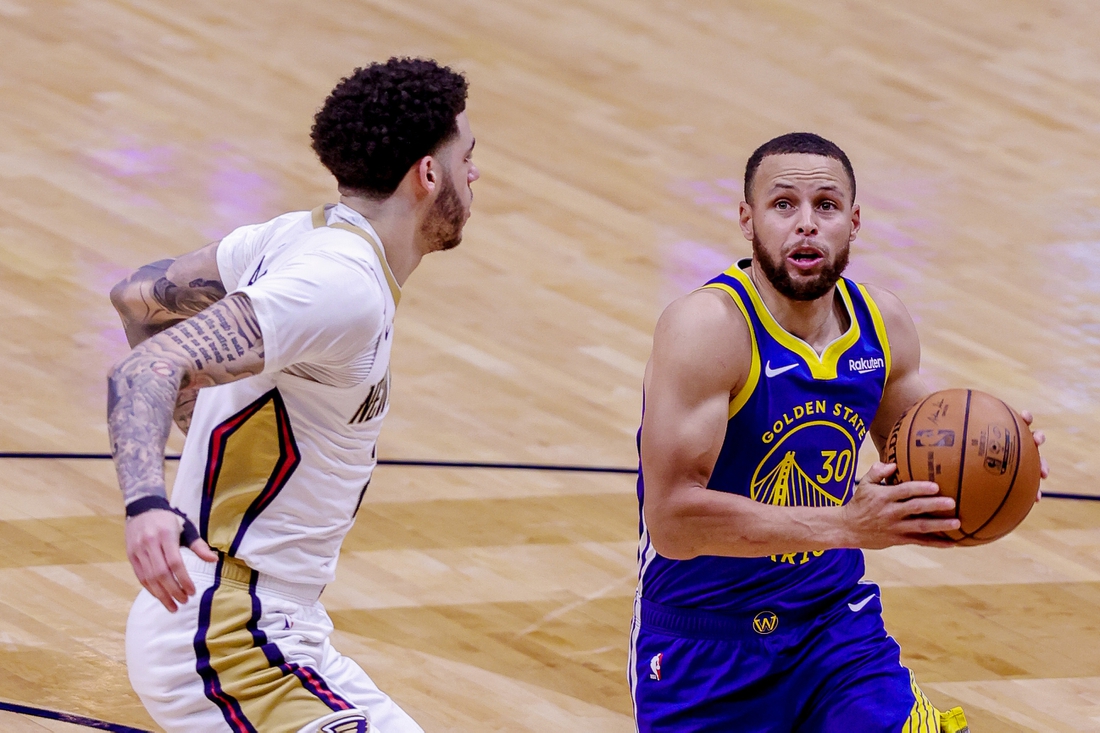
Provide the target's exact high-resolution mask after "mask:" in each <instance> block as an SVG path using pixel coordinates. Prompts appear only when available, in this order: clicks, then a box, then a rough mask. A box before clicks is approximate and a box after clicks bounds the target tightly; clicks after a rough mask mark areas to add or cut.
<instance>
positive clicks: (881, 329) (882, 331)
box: [856, 285, 890, 385]
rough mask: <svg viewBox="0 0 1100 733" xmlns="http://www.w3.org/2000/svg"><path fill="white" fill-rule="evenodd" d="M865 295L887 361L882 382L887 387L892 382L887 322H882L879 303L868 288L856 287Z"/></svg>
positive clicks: (864, 299) (864, 298) (864, 300)
mask: <svg viewBox="0 0 1100 733" xmlns="http://www.w3.org/2000/svg"><path fill="white" fill-rule="evenodd" d="M856 287H857V288H859V292H860V293H862V294H863V302H865V303H866V304H867V311H868V312H869V313H870V314H871V321H872V322H873V323H874V324H875V334H876V335H877V336H878V343H879V346H881V347H882V355H883V358H884V359H886V377H885V378H884V379H883V380H882V383H883V384H884V385H885V384H886V383H887V382H889V381H890V338H889V336H887V335H886V321H884V320H882V311H880V310H879V309H878V303H876V302H875V299H874V298H872V297H871V294H870V293H868V292H867V288H865V287H863V286H862V285H856Z"/></svg>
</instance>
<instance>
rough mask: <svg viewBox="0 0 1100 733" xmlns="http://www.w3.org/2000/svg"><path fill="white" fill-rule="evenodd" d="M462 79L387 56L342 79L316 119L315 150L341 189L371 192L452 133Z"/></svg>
mask: <svg viewBox="0 0 1100 733" xmlns="http://www.w3.org/2000/svg"><path fill="white" fill-rule="evenodd" d="M465 109H466V78H465V77H464V76H462V75H461V74H459V73H456V72H454V71H452V70H451V69H450V68H449V67H446V66H440V65H439V64H437V63H436V62H435V61H432V60H431V59H411V58H397V57H394V58H391V59H390V60H389V61H387V62H386V63H384V64H383V63H374V64H371V65H370V66H367V67H364V68H360V69H356V70H355V71H354V72H353V73H352V75H351V76H349V77H347V78H345V79H341V80H340V83H339V84H337V85H336V88H335V89H333V90H332V94H330V95H329V96H328V99H326V100H325V104H324V106H323V107H322V108H321V109H320V110H319V111H318V112H317V116H316V117H314V121H313V129H312V130H311V132H310V137H311V138H312V139H313V150H314V151H315V152H316V153H317V157H319V158H320V159H321V163H323V164H324V166H325V167H326V168H328V169H329V171H331V172H332V174H333V175H334V176H336V181H337V182H338V183H339V184H340V186H341V187H343V188H347V189H351V190H354V191H355V192H357V193H362V194H364V195H367V196H371V197H374V198H385V197H388V196H389V195H390V194H392V193H393V192H394V191H396V190H397V186H398V185H399V184H400V183H401V179H402V178H404V177H405V174H406V173H408V171H409V168H410V167H411V166H412V165H413V164H414V163H415V162H416V161H418V160H420V159H421V158H423V157H424V156H425V155H431V154H432V153H433V152H435V151H436V150H437V149H439V147H440V146H441V145H444V144H445V143H447V142H449V141H450V140H451V139H452V138H453V137H454V136H455V135H457V134H458V123H457V122H456V120H455V118H456V117H458V115H459V114H461V113H462V111H463V110H465Z"/></svg>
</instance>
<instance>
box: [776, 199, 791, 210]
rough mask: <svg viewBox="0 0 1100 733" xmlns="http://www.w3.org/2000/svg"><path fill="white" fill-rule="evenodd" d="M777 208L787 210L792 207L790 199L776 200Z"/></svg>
mask: <svg viewBox="0 0 1100 733" xmlns="http://www.w3.org/2000/svg"><path fill="white" fill-rule="evenodd" d="M775 208H777V209H781V210H786V209H789V208H791V204H790V202H789V201H776V202H775Z"/></svg>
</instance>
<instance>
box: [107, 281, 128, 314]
mask: <svg viewBox="0 0 1100 733" xmlns="http://www.w3.org/2000/svg"><path fill="white" fill-rule="evenodd" d="M130 290H131V288H130V287H128V281H127V280H123V281H121V282H119V283H117V284H116V285H115V286H114V287H113V288H111V305H112V306H114V308H115V311H117V312H118V314H119V315H120V316H122V319H123V320H124V321H125V320H126V317H127V314H129V313H130V312H131V311H132V310H133V309H132V308H131V307H130V301H129V300H128V299H127V295H128V293H129V291H130Z"/></svg>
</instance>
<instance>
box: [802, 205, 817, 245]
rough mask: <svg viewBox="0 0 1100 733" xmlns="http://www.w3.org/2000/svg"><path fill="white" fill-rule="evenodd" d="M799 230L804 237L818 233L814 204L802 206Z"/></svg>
mask: <svg viewBox="0 0 1100 733" xmlns="http://www.w3.org/2000/svg"><path fill="white" fill-rule="evenodd" d="M798 216H799V219H798V229H797V232H798V233H799V234H801V235H802V236H803V237H812V236H815V235H816V234H817V219H816V217H815V216H814V207H813V206H802V207H800V208H799V212H798Z"/></svg>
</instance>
